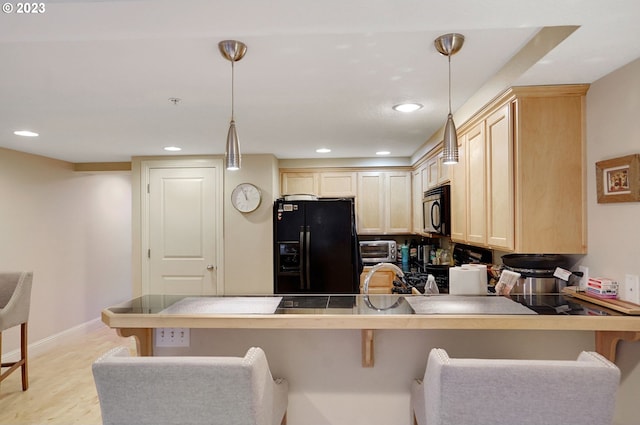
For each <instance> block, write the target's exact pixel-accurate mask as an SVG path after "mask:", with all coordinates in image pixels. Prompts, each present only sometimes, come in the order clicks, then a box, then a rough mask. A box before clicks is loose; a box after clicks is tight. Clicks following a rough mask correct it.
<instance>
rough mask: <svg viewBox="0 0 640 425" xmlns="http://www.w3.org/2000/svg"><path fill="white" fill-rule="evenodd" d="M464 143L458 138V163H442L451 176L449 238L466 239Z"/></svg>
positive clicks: (463, 240) (462, 138)
mask: <svg viewBox="0 0 640 425" xmlns="http://www.w3.org/2000/svg"><path fill="white" fill-rule="evenodd" d="M465 146H466V144H465V143H464V137H460V138H459V139H458V163H457V164H448V165H443V166H444V167H449V169H450V173H449V175H450V176H451V239H452V240H454V241H456V242H466V241H467V219H466V217H467V177H466V168H467V167H466V159H467V154H466V150H465Z"/></svg>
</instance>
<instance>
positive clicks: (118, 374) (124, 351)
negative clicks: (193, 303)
mask: <svg viewBox="0 0 640 425" xmlns="http://www.w3.org/2000/svg"><path fill="white" fill-rule="evenodd" d="M93 376H94V379H95V382H96V388H97V390H98V399H99V400H100V409H101V411H102V423H103V424H104V425H183V424H189V425H199V424H203V425H204V424H209V425H211V424H224V425H278V424H283V425H284V424H286V411H287V402H288V383H287V381H286V380H284V379H275V380H274V379H273V377H272V376H271V371H270V370H269V365H268V363H267V358H266V356H265V354H264V351H262V349H261V348H256V347H252V348H250V349H249V350H248V351H247V354H246V355H245V356H244V357H131V356H130V355H129V349H128V348H126V347H118V348H116V349H113V350H111V351H109V352H108V353H107V354H105V355H104V356H102V357H101V358H99V359H98V360H96V361H95V362H94V364H93Z"/></svg>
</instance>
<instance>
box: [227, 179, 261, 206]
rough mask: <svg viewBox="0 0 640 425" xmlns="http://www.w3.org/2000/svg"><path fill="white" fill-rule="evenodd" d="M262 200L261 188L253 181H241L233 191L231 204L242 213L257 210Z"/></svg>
mask: <svg viewBox="0 0 640 425" xmlns="http://www.w3.org/2000/svg"><path fill="white" fill-rule="evenodd" d="M261 201H262V193H261V192H260V189H258V188H257V187H256V186H254V185H252V184H251V183H240V184H239V185H237V186H236V187H235V189H233V192H231V204H232V205H233V206H234V207H235V209H237V210H238V211H240V212H242V213H248V212H251V211H255V210H256V208H258V207H259V206H260V202H261Z"/></svg>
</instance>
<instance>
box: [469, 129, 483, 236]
mask: <svg viewBox="0 0 640 425" xmlns="http://www.w3.org/2000/svg"><path fill="white" fill-rule="evenodd" d="M465 141H466V144H467V240H468V241H469V242H472V243H476V244H484V243H486V240H487V212H486V208H487V204H486V185H485V178H486V174H485V166H486V165H485V151H486V147H485V137H484V122H481V123H480V124H478V125H476V126H475V127H473V128H471V130H469V132H468V133H466V135H465Z"/></svg>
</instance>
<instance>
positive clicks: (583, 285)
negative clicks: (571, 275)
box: [578, 266, 589, 291]
mask: <svg viewBox="0 0 640 425" xmlns="http://www.w3.org/2000/svg"><path fill="white" fill-rule="evenodd" d="M578 271H581V272H582V277H581V278H580V283H579V284H578V287H579V288H580V290H581V291H586V290H587V283H588V282H589V267H587V266H578Z"/></svg>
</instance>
